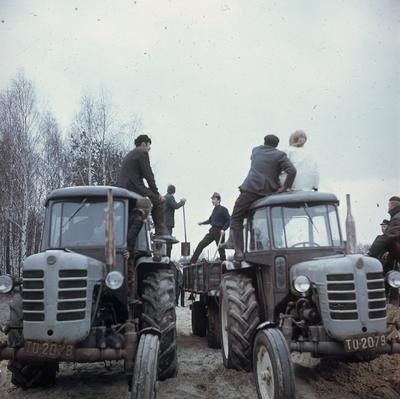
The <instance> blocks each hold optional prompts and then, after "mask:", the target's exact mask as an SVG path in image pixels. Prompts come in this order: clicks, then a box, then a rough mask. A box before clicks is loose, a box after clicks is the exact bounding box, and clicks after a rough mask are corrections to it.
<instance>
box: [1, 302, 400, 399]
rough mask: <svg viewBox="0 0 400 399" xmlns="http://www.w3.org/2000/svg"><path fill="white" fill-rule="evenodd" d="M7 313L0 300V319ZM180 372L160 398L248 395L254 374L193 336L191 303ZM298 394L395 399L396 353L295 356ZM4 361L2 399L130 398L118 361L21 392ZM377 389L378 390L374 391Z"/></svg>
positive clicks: (162, 386)
mask: <svg viewBox="0 0 400 399" xmlns="http://www.w3.org/2000/svg"><path fill="white" fill-rule="evenodd" d="M7 317H8V309H7V306H6V302H5V301H4V300H3V301H0V322H1V321H4V320H5V319H6V318H7ZM177 321H178V324H177V325H178V347H179V352H178V357H179V375H178V377H177V378H173V379H169V380H167V381H163V382H160V383H159V389H158V396H157V398H158V399H175V398H176V399H178V398H179V399H211V398H212V399H218V398H230V399H247V398H248V399H252V398H256V397H257V394H256V389H255V383H254V377H253V374H252V373H244V372H237V371H233V370H227V369H225V368H224V367H223V364H222V357H221V353H220V351H219V350H215V349H210V348H208V347H207V343H206V340H205V339H202V338H198V337H194V336H192V335H191V327H190V310H189V308H181V307H178V308H177ZM294 359H295V361H296V363H297V364H296V365H295V371H296V398H297V399H333V398H335V399H338V398H346V399H355V398H363V399H376V398H387V399H394V398H396V396H393V395H397V397H398V398H400V394H399V395H398V394H395V393H394V391H391V393H390V395H392V396H389V394H388V392H389V391H386V392H385V389H387V388H379V387H381V386H383V387H392V388H394V389H396V390H397V391H398V392H400V356H398V355H396V356H380V357H379V358H378V359H376V360H373V361H372V362H370V363H343V362H338V361H329V362H326V361H325V362H319V361H318V360H315V359H312V358H310V357H307V356H298V355H297V356H296V355H294ZM10 378H11V376H10V373H9V372H8V370H7V362H6V361H3V362H0V398H1V399H26V398H27V397H29V399H43V398H48V399H89V398H93V399H94V398H96V399H97V398H99V397H101V398H102V399H117V398H118V399H119V398H128V394H127V383H126V380H125V377H124V374H123V366H122V363H118V362H116V363H112V364H107V368H105V367H104V365H103V364H100V363H96V364H76V365H73V364H67V363H63V364H61V365H60V373H59V374H58V377H57V383H56V385H54V386H51V387H47V388H44V389H43V388H41V389H37V388H35V389H31V390H29V395H28V391H23V390H21V389H18V388H15V387H14V386H13V385H12V384H11V383H10ZM377 388H379V389H380V391H379V389H378V390H377Z"/></svg>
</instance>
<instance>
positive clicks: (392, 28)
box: [0, 0, 400, 254]
mask: <svg viewBox="0 0 400 399" xmlns="http://www.w3.org/2000/svg"><path fill="white" fill-rule="evenodd" d="M0 22H1V23H0V54H1V58H0V89H4V88H5V87H6V86H7V85H8V84H9V83H10V80H11V79H12V78H14V77H15V76H16V74H17V71H18V69H23V70H24V72H25V74H26V76H27V77H28V78H29V79H31V80H32V81H33V82H34V84H35V87H36V90H37V94H38V96H39V99H40V101H41V107H42V109H43V108H44V109H48V110H51V111H52V112H53V113H54V114H55V116H56V117H57V119H58V121H59V123H60V125H61V127H62V128H63V130H64V131H65V132H66V131H67V130H68V127H69V124H70V123H71V120H72V118H73V116H74V114H75V113H76V111H77V110H78V108H79V101H80V98H81V95H82V94H83V93H84V92H87V91H89V92H92V93H94V94H96V93H97V92H98V91H99V90H101V89H104V90H106V91H108V92H109V93H110V95H111V97H112V102H113V103H114V104H115V105H116V107H117V109H118V110H119V112H120V113H122V114H124V115H131V114H136V115H138V116H139V117H140V118H141V120H142V123H143V129H144V132H145V133H147V134H148V135H149V136H150V137H151V138H152V140H153V146H152V150H151V153H150V157H151V162H152V164H153V168H154V170H155V173H156V180H157V183H158V186H159V187H160V191H161V192H163V193H165V191H166V186H167V184H168V183H174V184H175V185H176V186H177V199H179V198H180V197H186V198H187V207H186V208H187V209H186V213H187V217H188V239H189V241H191V242H192V248H193V249H194V247H195V245H196V244H197V242H198V241H199V240H200V239H201V238H202V236H203V235H204V234H205V233H206V231H207V227H205V226H201V227H199V226H197V221H199V220H204V219H206V218H208V216H209V214H210V213H211V210H212V208H211V202H210V195H211V194H212V192H214V191H219V192H220V193H221V195H222V202H223V204H225V205H226V206H227V207H228V208H229V210H230V211H231V210H232V207H233V203H234V200H235V198H236V197H237V194H238V191H237V187H238V186H239V185H240V184H241V183H242V181H243V179H244V178H245V176H246V174H247V172H248V168H249V165H250V161H249V156H250V153H251V149H252V147H254V146H256V145H259V144H262V141H263V137H264V135H265V134H267V133H274V134H276V135H278V136H279V137H280V138H281V145H280V148H282V149H285V147H287V143H288V138H289V135H290V134H291V133H292V132H293V131H294V130H296V129H303V130H305V131H306V132H307V134H308V136H309V142H308V143H307V145H308V146H309V148H310V149H312V150H313V151H314V152H315V156H316V158H317V159H318V161H319V165H320V173H321V187H320V189H321V191H331V192H334V193H336V194H337V195H338V197H339V199H340V200H341V215H342V222H343V223H342V224H343V225H344V217H345V194H346V193H350V194H351V196H352V204H353V214H354V217H355V219H356V224H357V233H358V239H359V241H361V242H371V241H372V240H373V238H374V237H375V235H376V234H378V233H379V223H380V221H381V220H382V219H383V218H384V217H387V214H386V210H387V199H388V198H389V197H390V196H392V195H400V166H399V165H400V164H399V152H400V78H399V70H400V35H399V33H400V1H398V0H379V1H376V0H358V1H356V0H346V1H339V0H330V1H320V0H308V1H302V0H291V1H289V0H287V1H270V0H260V1H255V0H254V1H251V0H248V1H222V2H221V1H218V0H203V1H194V0H193V1H190V0H180V1H174V0H170V1H161V0H159V1H144V0H136V1H123V0H119V1H116V2H111V1H101V0H93V1H83V0H82V1H73V0H68V1H67V0H65V1H61V0H60V1H57V0H40V1H20V0H0ZM132 145H133V144H132ZM181 214H182V212H181V211H178V212H177V218H176V219H177V220H176V222H177V228H176V231H175V233H176V235H177V237H178V238H179V239H181V240H183V229H182V217H181ZM210 252H212V253H213V252H214V247H211V246H210ZM177 253H178V250H177V249H176V254H177Z"/></svg>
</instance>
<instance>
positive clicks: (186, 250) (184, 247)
mask: <svg viewBox="0 0 400 399" xmlns="http://www.w3.org/2000/svg"><path fill="white" fill-rule="evenodd" d="M182 210H183V230H184V232H185V242H181V256H190V242H187V236H186V214H185V205H183V207H182Z"/></svg>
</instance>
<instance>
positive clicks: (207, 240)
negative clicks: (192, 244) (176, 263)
mask: <svg viewBox="0 0 400 399" xmlns="http://www.w3.org/2000/svg"><path fill="white" fill-rule="evenodd" d="M220 237H221V229H220V228H219V227H211V229H210V230H209V231H208V233H207V234H206V235H205V236H204V238H203V239H202V240H201V241H200V242H199V244H198V245H197V248H196V250H195V251H194V253H193V256H192V258H191V259H190V263H196V262H197V260H198V259H199V256H200V254H201V252H202V251H203V249H204V248H205V247H207V246H208V245H210V244H211V243H212V242H213V241H215V242H216V244H217V245H218V242H219V239H220ZM223 242H225V237H222V240H221V243H223ZM218 252H219V258H220V259H221V260H225V259H226V256H225V250H224V249H222V248H218Z"/></svg>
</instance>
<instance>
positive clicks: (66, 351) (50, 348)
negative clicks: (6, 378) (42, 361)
mask: <svg viewBox="0 0 400 399" xmlns="http://www.w3.org/2000/svg"><path fill="white" fill-rule="evenodd" d="M24 349H25V352H26V354H27V355H29V356H34V357H41V358H48V359H72V358H73V357H74V346H73V345H68V344H58V343H55V342H40V341H25V348H24Z"/></svg>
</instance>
